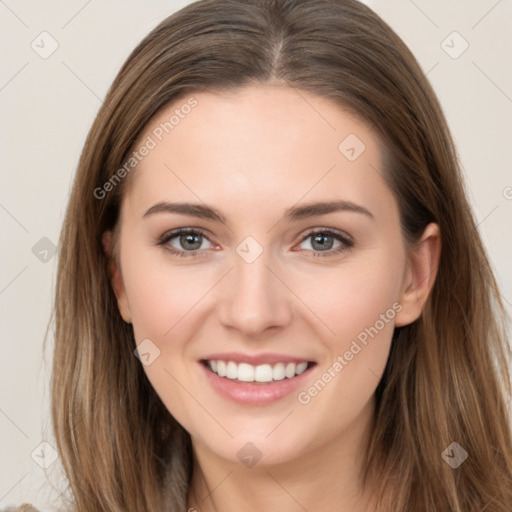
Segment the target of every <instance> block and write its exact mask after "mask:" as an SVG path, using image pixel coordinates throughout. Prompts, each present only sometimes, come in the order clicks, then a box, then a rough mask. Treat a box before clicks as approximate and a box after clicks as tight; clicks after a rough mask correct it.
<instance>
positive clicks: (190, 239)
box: [180, 234, 201, 250]
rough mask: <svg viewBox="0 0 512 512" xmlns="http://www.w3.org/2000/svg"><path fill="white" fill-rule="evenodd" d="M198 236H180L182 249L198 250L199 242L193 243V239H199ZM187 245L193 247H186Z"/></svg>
mask: <svg viewBox="0 0 512 512" xmlns="http://www.w3.org/2000/svg"><path fill="white" fill-rule="evenodd" d="M200 236H201V235H193V234H186V235H182V236H181V240H180V241H181V244H182V247H185V248H186V249H191V250H194V249H199V247H201V241H200V240H199V241H196V242H195V243H194V239H199V237H200ZM188 243H191V244H192V245H193V246H194V247H190V246H188V245H187V244H188Z"/></svg>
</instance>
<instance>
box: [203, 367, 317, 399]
mask: <svg viewBox="0 0 512 512" xmlns="http://www.w3.org/2000/svg"><path fill="white" fill-rule="evenodd" d="M199 365H200V366H201V368H202V370H203V372H204V373H205V374H206V378H207V379H208V381H209V382H210V384H211V385H212V387H213V388H214V389H215V390H216V391H217V392H218V393H220V394H221V395H222V396H224V397H226V398H229V399H230V400H232V401H233V402H237V403H239V404H244V405H267V404H271V403H272V402H276V401H277V400H280V399H281V398H284V397H285V396H287V395H290V394H291V393H293V392H294V391H296V390H297V389H298V388H299V387H300V386H301V384H303V382H304V380H305V379H306V378H307V377H308V376H309V374H310V371H311V370H312V368H313V367H311V368H308V369H307V370H306V371H305V372H304V373H301V374H300V375H296V376H295V377H293V378H292V379H288V378H284V379H283V380H278V381H275V382H271V383H255V382H239V381H238V380H233V379H228V378H226V377H219V376H218V375H217V374H216V373H213V372H212V371H211V370H209V369H208V368H207V367H206V366H205V365H204V364H202V363H199Z"/></svg>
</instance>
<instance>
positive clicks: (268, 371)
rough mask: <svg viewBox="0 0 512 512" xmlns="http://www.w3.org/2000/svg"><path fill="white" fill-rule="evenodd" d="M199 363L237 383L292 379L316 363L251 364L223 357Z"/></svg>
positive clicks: (267, 382)
mask: <svg viewBox="0 0 512 512" xmlns="http://www.w3.org/2000/svg"><path fill="white" fill-rule="evenodd" d="M201 363H202V364H203V365H204V366H205V367H206V368H207V369H208V370H210V371H211V372H212V373H214V374H215V375H217V376H218V377H221V378H224V379H230V380H234V381H237V382H239V383H256V384H273V383H275V382H279V381H282V380H290V379H294V378H295V377H298V376H299V375H302V374H303V373H304V372H306V371H307V370H309V369H310V368H312V367H313V366H314V365H316V363H315V362H314V361H302V362H299V363H295V362H278V363H275V364H269V363H264V364H259V365H253V364H249V363H236V362H235V361H226V360H223V359H202V360H201Z"/></svg>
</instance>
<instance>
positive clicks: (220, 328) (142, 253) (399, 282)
mask: <svg viewBox="0 0 512 512" xmlns="http://www.w3.org/2000/svg"><path fill="white" fill-rule="evenodd" d="M189 244H192V245H189ZM59 247H60V259H59V270H58V282H57V291H56V300H55V310H56V346H55V359H54V367H53V380H52V390H53V408H52V413H53V421H54V429H55V433H56V441H57V444H58V449H59V452H60V456H61V460H62V463H63V466H64V469H65V471H66V474H67V477H68V479H69V487H70V491H71V496H72V499H71V503H70V509H73V510H77V511H80V512H85V511H95V512H96V511H110V512H112V511H119V512H120V511H126V510H131V511H157V510H173V511H181V510H200V511H214V510H219V511H220V510H222V511H223V512H229V511H230V510H245V511H252V510H267V511H272V510H290V511H292V510H323V511H331V510H333V511H334V510H351V511H376V510H379V511H386V512H387V511H398V510H400V511H428V512H433V511H439V510H450V511H457V512H473V511H474V512H476V511H481V510H486V511H487V512H491V511H493V512H508V511H510V510H511V509H512V442H511V431H510V423H509V418H508V417H507V412H506V397H507V396H510V392H511V388H510V376H509V374H508V363H507V361H508V359H507V358H508V357H509V355H510V353H509V348H508V346H507V341H506V333H505V328H504V322H503V320H504V309H503V305H502V303H501V301H500V296H499V292H498V289H497V286H496V282H495V279H494V277H493V274H492V271H491V268H490V265H489V262H488V258H487V256H486V254H485V251H484V248H483V246H482V243H481V240H480V238H479V235H478V231H477V228H476V225H475V221H474V219H473V216H472V213H471V211H470V207H469V205H468V201H467V199H466V197H465V193H464V189H463V184H462V179H461V176H460V171H459V167H458V164H457V158H456V152H455V149H454V146H453V142H452V139H451V137H450V134H449V131H448V128H447V125H446V122H445V119H444V117H443V114H442V112H441V109H440V106H439V103H438V101H437V99H436V97H435V94H434V92H433V91H432V88H431V87H430V85H429V83H428V81H427V80H426V78H425V76H424V74H423V73H422V71H421V70H420V67H419V66H418V64H417V62H416V60H415V59H414V57H413V56H412V55H411V53H410V51H409V50H408V49H407V48H406V46H405V45H404V43H403V42H402V41H401V40H400V39H399V38H398V37H397V35H396V34H394V32H393V31H392V30H391V29H390V28H389V27H388V26H387V25H386V24H385V23H384V22H383V21H382V20H381V19H380V18H379V17H378V16H377V15H376V14H375V13H373V12H372V11H371V10H370V9H369V8H367V7H365V6H364V5H362V4H360V3H358V2H357V1H355V0H348V1H342V0H339V1H328V0H310V1H303V0H256V1H253V2H249V3H247V2H242V1H237V0H203V1H199V2H196V3H193V4H191V5H188V6H187V7H185V8H184V9H182V10H181V11H179V12H177V13H176V14H174V15H172V16H170V17H169V18H167V19H166V20H164V21H163V22H162V23H161V24H160V25H159V26H158V27H157V28H155V29H154V30H153V31H152V32H151V33H150V34H149V35H148V36H147V37H146V38H145V39H144V40H143V41H142V42H141V43H140V45H139V46H138V47H137V48H136V49H135V50H134V51H133V52H132V54H131V55H130V57H129V58H128V60H127V61H126V63H125V64H124V66H123V68H122V69H121V71H120V72H119V74H118V76H117V78H116V79H115V81H114V83H113V85H112V87H111V89H110V91H109V93H108V95H107V98H106V99H105V102H104V105H103V106H102V108H101V109H100V112H99V114H98V116H97V118H96V120H95V122H94V125H93V126H92V128H91V131H90V133H89V136H88V138H87V141H86V144H85V147H84V150H83V153H82V156H81V160H80V163H79V168H78V172H77V175H76V178H75V183H74V188H73V192H72V195H71V199H70V202H69V206H68V210H67V215H66V219H65V222H64V226H63V230H62V235H61V240H60V245H59Z"/></svg>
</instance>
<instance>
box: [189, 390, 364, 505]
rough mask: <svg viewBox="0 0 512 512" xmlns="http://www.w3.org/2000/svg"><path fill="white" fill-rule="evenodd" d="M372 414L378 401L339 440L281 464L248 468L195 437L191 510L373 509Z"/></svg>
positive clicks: (362, 413) (190, 494) (331, 441)
mask: <svg viewBox="0 0 512 512" xmlns="http://www.w3.org/2000/svg"><path fill="white" fill-rule="evenodd" d="M372 414H373V400H371V401H370V402H369V403H368V404H367V406H366V407H365V409H364V410H363V411H362V412H361V414H360V416H359V417H358V418H357V419H356V421H355V422H354V423H352V425H351V426H350V427H349V428H348V429H346V430H344V431H343V432H340V433H339V435H338V436H337V437H336V438H333V439H331V440H326V442H325V443H324V444H323V445H321V446H320V447H318V448H317V449H315V450H314V451H309V452H307V453H304V454H301V455H299V456H297V457H294V458H293V459H290V460H288V461H286V462H283V463H281V464H273V465H263V464H256V465H255V466H253V467H251V468H247V467H245V466H243V465H241V464H237V463H235V462H233V461H228V460H226V459H223V458H220V457H217V456H216V455H215V454H214V453H213V452H211V451H210V450H208V449H207V448H206V447H205V446H204V445H201V444H200V443H197V442H196V441H194V439H193V440H192V446H193V450H194V471H193V476H192V482H191V486H190V489H189V499H188V503H189V506H188V510H191V509H192V511H191V512H193V511H194V510H196V511H197V512H234V511H239V510H244V511H245V512H256V511H258V512H259V511H261V510H265V511H267V512H277V511H279V512H292V511H293V512H297V511H298V510H301V509H302V510H322V511H323V512H335V511H336V512H345V511H347V512H349V511H350V512H370V511H372V510H373V508H371V507H372V506H373V505H371V504H370V500H369V494H370V492H371V488H368V487H366V488H363V486H362V483H361V478H360V475H361V471H362V469H363V468H362V464H363V462H364V460H363V458H364V457H363V454H364V451H365V448H366V446H367V443H368V434H369V426H370V424H371V419H372Z"/></svg>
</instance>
